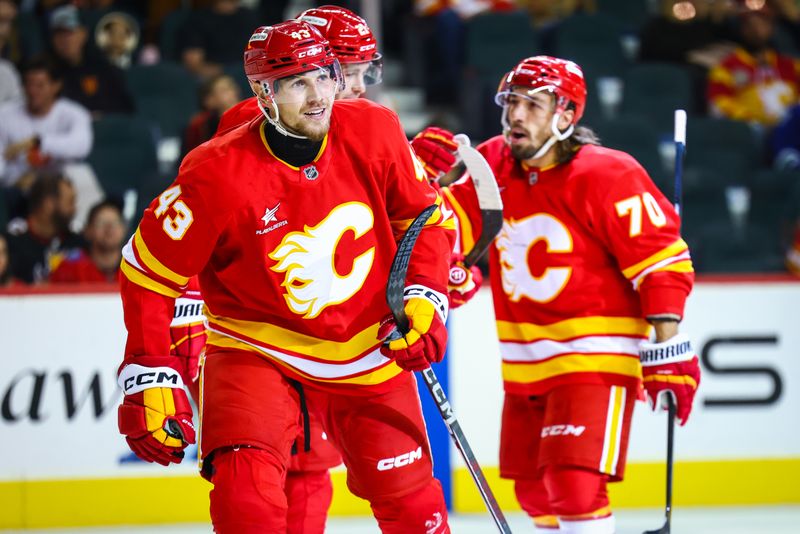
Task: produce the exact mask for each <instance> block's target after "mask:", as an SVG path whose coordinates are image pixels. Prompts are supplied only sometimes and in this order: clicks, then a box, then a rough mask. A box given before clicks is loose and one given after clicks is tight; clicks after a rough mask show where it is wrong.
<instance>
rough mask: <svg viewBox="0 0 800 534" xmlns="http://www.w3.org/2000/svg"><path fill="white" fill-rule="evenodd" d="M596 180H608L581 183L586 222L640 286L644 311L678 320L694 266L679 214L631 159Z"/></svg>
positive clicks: (637, 287)
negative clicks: (600, 185)
mask: <svg viewBox="0 0 800 534" xmlns="http://www.w3.org/2000/svg"><path fill="white" fill-rule="evenodd" d="M595 176H596V175H595ZM600 179H602V180H605V181H606V182H607V183H606V184H603V186H602V187H598V185H597V184H593V187H585V188H583V189H584V190H585V191H586V192H587V196H586V198H585V199H583V200H582V201H581V202H580V204H581V205H582V206H584V207H585V212H586V213H587V215H588V217H589V220H588V224H589V225H591V227H593V228H594V229H595V232H596V233H597V235H599V237H600V239H601V241H602V242H603V243H604V244H605V246H606V247H607V248H608V250H609V251H610V252H611V254H612V255H613V256H614V258H615V259H616V261H617V264H618V265H619V268H620V271H621V272H622V274H623V276H625V278H627V279H628V280H629V281H630V283H631V284H632V285H633V288H634V289H635V290H636V291H638V293H639V298H640V302H641V307H642V313H643V315H644V316H645V317H647V318H671V319H678V320H680V319H681V318H682V317H683V308H684V304H685V301H686V297H687V296H688V295H689V292H690V291H691V288H692V285H693V283H694V269H693V267H692V260H691V256H690V254H689V247H688V246H687V244H686V242H685V241H684V240H683V239H682V238H681V235H680V221H679V219H678V214H677V213H676V211H675V209H674V207H673V206H672V204H671V203H670V202H669V201H668V200H667V199H666V198H665V197H664V195H663V194H662V193H661V192H660V191H659V190H658V188H657V187H656V186H655V184H654V183H653V182H652V180H651V179H650V178H649V176H648V175H647V173H646V172H645V170H644V169H643V168H642V167H641V166H640V165H638V164H637V163H636V162H635V161H634V160H632V159H630V160H629V161H627V162H625V163H624V164H623V165H616V166H615V165H613V164H612V165H611V166H610V168H609V174H608V175H607V176H603V177H602V178H600Z"/></svg>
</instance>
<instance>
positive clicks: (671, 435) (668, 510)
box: [644, 109, 686, 534]
mask: <svg viewBox="0 0 800 534" xmlns="http://www.w3.org/2000/svg"><path fill="white" fill-rule="evenodd" d="M685 154H686V111H684V110H682V109H676V110H675V190H674V191H673V194H674V195H675V196H674V199H673V202H674V205H675V211H676V212H677V213H678V216H679V217H680V215H681V200H682V199H681V197H682V185H683V184H682V181H683V158H684V155H685ZM666 398H667V488H666V500H667V503H666V506H665V507H664V525H663V526H662V527H661V528H659V529H657V530H647V531H645V533H644V534H670V528H671V525H672V477H673V464H674V450H675V400H674V399H673V398H672V395H666Z"/></svg>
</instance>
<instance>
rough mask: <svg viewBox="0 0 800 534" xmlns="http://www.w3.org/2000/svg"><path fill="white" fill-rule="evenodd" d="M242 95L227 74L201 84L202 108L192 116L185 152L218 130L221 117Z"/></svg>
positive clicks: (187, 129)
mask: <svg viewBox="0 0 800 534" xmlns="http://www.w3.org/2000/svg"><path fill="white" fill-rule="evenodd" d="M239 100H241V96H240V94H239V86H238V85H236V82H235V81H234V79H233V78H231V77H230V76H228V75H227V74H218V75H217V76H214V77H213V78H210V79H209V80H207V81H205V82H204V83H203V84H202V85H201V86H200V105H201V106H202V108H203V109H202V110H201V111H199V112H198V113H197V114H195V115H194V117H192V119H191V120H190V121H189V126H187V127H186V133H185V135H184V139H183V154H184V155H186V154H187V153H189V151H190V150H192V149H193V148H194V147H196V146H198V145H200V144H202V143H205V142H206V141H208V140H209V139H211V137H212V136H213V135H214V132H216V131H217V125H219V118H220V117H221V116H222V114H223V113H225V112H226V111H227V110H228V109H230V108H232V107H233V106H234V105H236V104H237V103H238V102H239Z"/></svg>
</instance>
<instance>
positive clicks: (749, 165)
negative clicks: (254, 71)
mask: <svg viewBox="0 0 800 534" xmlns="http://www.w3.org/2000/svg"><path fill="white" fill-rule="evenodd" d="M327 3H330V4H337V5H343V6H345V7H347V8H349V9H353V10H354V11H356V12H362V14H364V13H363V9H364V8H366V7H367V6H365V5H362V3H364V2H363V0H362V1H358V0H354V1H349V2H310V1H308V2H303V1H290V0H262V1H258V0H250V1H245V0H159V1H156V0H142V1H135V0H73V1H64V0H0V230H2V232H0V286H2V285H7V284H11V283H24V284H30V283H41V282H46V281H51V282H54V283H56V282H81V281H103V280H114V279H115V277H116V276H117V271H116V269H117V265H118V263H119V248H120V246H121V244H122V243H123V242H124V240H125V239H126V238H127V237H128V235H129V230H128V226H129V225H128V224H127V223H128V222H129V221H130V220H131V219H133V218H137V217H138V215H139V212H140V211H141V209H143V207H144V206H146V205H147V203H148V202H149V200H150V199H151V198H153V197H154V196H155V195H157V194H158V193H159V192H160V190H161V189H163V187H165V186H166V185H167V184H168V183H169V181H170V180H171V177H172V175H173V174H174V170H175V165H177V164H178V163H179V162H180V159H181V157H182V155H184V154H186V153H187V152H188V151H189V150H191V149H192V148H194V147H196V146H198V145H199V144H201V143H203V142H204V141H206V140H207V139H209V138H210V137H211V136H212V135H213V134H214V132H215V131H216V128H217V124H218V122H219V118H220V116H221V115H222V114H223V113H224V112H225V110H227V109H229V108H230V107H232V106H233V105H235V104H236V103H237V102H238V101H239V100H241V99H242V98H245V97H247V96H248V92H249V89H248V88H247V85H246V81H245V80H244V75H243V72H242V66H241V58H242V50H243V49H244V46H245V44H246V40H247V38H248V36H249V35H250V34H251V32H252V30H253V29H254V28H255V27H257V26H260V25H264V24H270V23H274V22H278V21H280V20H284V19H285V18H286V17H287V16H291V15H292V14H294V13H295V12H298V11H300V10H301V9H304V8H307V7H312V6H313V5H315V4H316V5H319V4H327ZM380 8H381V9H380V13H381V21H380V22H381V23H380V27H381V28H382V37H381V48H382V52H383V53H384V56H385V57H386V62H387V64H394V65H396V66H397V67H398V68H397V69H396V71H397V72H399V73H400V75H399V76H396V79H395V80H394V81H390V82H389V83H388V84H387V85H388V86H389V87H391V84H392V83H394V84H403V85H407V86H412V87H417V88H420V89H421V91H422V92H423V94H424V99H425V106H426V110H428V111H429V112H430V122H432V123H434V124H436V125H439V126H444V127H448V128H450V129H452V130H454V131H464V132H466V133H469V134H470V135H471V136H472V137H473V139H476V140H483V139H486V138H487V137H489V136H491V135H495V134H497V133H498V132H499V111H498V110H497V109H496V108H495V106H494V105H493V104H492V96H493V92H494V90H495V88H496V86H497V83H498V81H499V80H500V77H501V76H502V75H503V74H504V73H505V72H506V71H507V70H508V68H509V67H510V66H511V65H512V64H514V63H516V62H517V61H518V60H519V59H520V58H522V57H526V56H531V55H535V54H549V55H555V56H560V57H566V58H569V59H573V60H575V61H576V62H578V63H579V64H580V65H581V66H582V67H583V68H584V71H585V73H586V76H587V81H588V82H589V91H590V95H589V103H588V104H587V112H586V119H585V122H587V123H588V125H589V126H592V127H594V128H595V129H596V130H597V131H598V133H599V134H600V136H601V138H602V139H603V140H604V141H605V144H608V145H609V146H612V148H620V149H624V150H626V151H629V152H631V153H632V154H633V155H634V156H636V157H637V159H639V160H640V161H641V162H642V163H643V165H644V166H645V168H647V170H648V171H649V172H650V173H651V175H653V178H654V180H656V182H657V183H658V184H659V186H660V187H662V188H663V189H668V188H669V187H671V186H668V185H665V184H667V183H668V179H667V176H668V175H669V174H670V173H669V172H668V167H669V165H668V164H667V163H666V162H668V161H669V155H670V154H669V151H668V150H666V149H665V143H664V142H663V141H664V136H663V135H661V134H663V133H665V132H668V130H669V129H670V127H671V124H669V122H668V120H666V119H665V118H664V117H665V115H659V113H660V109H661V108H666V107H667V106H673V107H674V106H675V105H680V106H681V107H684V108H686V109H687V110H688V111H689V113H690V117H691V118H690V132H691V125H692V124H698V125H711V126H713V125H714V124H716V125H717V131H721V132H723V133H728V132H733V131H734V130H736V128H732V127H730V126H728V125H729V124H730V123H735V124H738V125H742V126H741V127H742V128H744V130H746V132H747V133H746V134H745V135H744V136H743V137H746V138H747V139H746V140H745V143H749V144H750V145H749V146H748V148H747V149H745V148H743V147H742V146H735V145H734V144H732V141H729V140H728V138H727V137H726V136H724V135H723V136H720V137H719V139H717V141H718V144H720V145H722V144H726V143H727V146H723V147H722V148H721V149H720V150H719V151H717V152H715V150H716V149H715V148H714V147H713V146H712V147H711V148H710V149H706V148H703V149H700V148H698V149H695V148H694V147H695V146H698V145H699V144H703V143H705V144H709V145H710V144H713V143H711V141H713V140H712V139H707V138H704V139H692V138H691V135H690V139H689V147H690V148H689V154H690V156H689V157H690V159H689V160H687V182H688V183H687V187H686V189H685V191H686V194H687V195H690V196H691V195H692V194H695V193H697V195H696V197H697V198H702V199H703V200H702V201H698V202H699V204H697V205H695V206H689V209H690V210H695V213H697V212H701V213H698V215H697V217H698V218H700V219H705V220H707V219H708V218H709V216H707V215H708V213H710V210H712V208H711V206H713V204H714V202H716V200H715V199H717V198H718V197H724V204H725V206H724V208H725V210H724V211H725V217H728V218H730V219H731V220H726V221H725V223H726V224H729V223H730V224H733V226H734V227H735V228H734V229H738V230H737V231H738V232H740V233H741V232H744V234H748V235H751V234H752V235H755V236H756V237H758V236H760V235H762V234H758V233H757V232H756V233H755V234H753V232H755V230H754V228H757V227H758V225H748V226H746V227H745V226H742V224H741V220H740V219H741V218H742V216H741V214H742V213H743V212H747V213H750V212H751V211H753V210H752V209H751V207H753V206H756V205H758V203H759V202H762V201H763V202H766V203H767V204H768V206H767V208H769V207H770V206H769V203H770V202H775V200H774V199H775V198H777V199H778V201H779V202H780V203H781V206H780V208H779V207H778V206H774V210H773V211H775V212H777V211H780V212H781V213H780V221H773V222H771V223H770V224H771V226H769V229H768V232H771V233H773V234H775V235H774V236H773V237H774V239H773V241H775V243H776V244H775V247H780V248H781V250H780V251H776V250H772V249H770V252H769V254H773V255H777V256H779V257H780V260H779V261H778V260H775V261H772V262H771V263H770V262H769V261H766V262H765V261H755V262H750V263H747V262H745V263H743V264H741V265H740V268H734V269H733V270H747V269H750V268H752V269H755V270H759V269H761V268H764V269H766V270H782V269H784V268H785V266H784V261H785V262H786V265H788V267H789V268H790V269H795V270H797V271H798V272H800V231H797V233H796V234H793V231H792V228H791V225H792V224H793V223H794V221H795V220H796V215H797V212H800V200H799V199H798V197H800V195H798V194H797V191H798V190H800V188H798V185H797V184H800V61H798V57H800V0H516V1H514V0H387V1H382V2H380ZM372 24H373V22H371V25H372ZM390 66H391V65H390ZM648 68H649V70H648ZM670 69H671V70H670ZM637 76H638V78H637ZM659 76H661V77H663V78H665V79H666V81H664V82H662V81H659V80H660V79H659ZM648 84H649V85H648ZM681 84H683V85H681ZM683 87H685V88H686V90H685V94H684V93H683V92H681V91H682V88H683ZM659 91H660V93H659ZM637 100H638V101H639V102H640V103H639V104H637ZM385 101H388V102H391V99H389V100H385ZM637 106H638V107H637ZM703 121H706V122H703ZM727 121H729V122H727ZM711 126H709V129H708V130H705V131H708V132H711V131H713V128H711ZM745 126H746V127H745ZM698 127H699V126H698ZM637 128H638V130H637ZM625 131H630V132H633V133H632V135H630V136H629V138H628V139H624V138H623V137H624V136H623V135H622V133H623V132H625ZM698 131H700V130H698ZM736 131H738V130H736ZM637 132H638V133H639V135H637ZM642 132H645V133H647V136H650V135H652V136H653V137H654V138H656V139H655V141H654V142H653V143H651V144H645V142H644V139H643V137H647V136H644V135H641V133H642ZM409 133H411V134H413V133H415V132H409ZM659 135H661V137H659ZM698 135H700V134H698ZM705 135H706V134H703V136H705ZM715 136H717V134H708V137H715ZM723 137H725V139H723ZM631 139H632V140H631ZM697 141H700V142H701V143H696V142H697ZM615 143H616V144H618V145H619V146H615ZM637 143H638V144H637ZM651 145H652V146H651ZM704 146H705V145H704ZM750 149H752V151H753V154H755V156H754V157H753V158H752V159H753V161H752V162H750V161H745V162H743V161H744V160H743V157H742V154H743V153H744V152H746V151H747V150H750ZM693 150H696V151H697V152H698V153H699V152H701V151H703V152H705V154H706V155H709V158H710V155H711V154H715V155H716V157H717V158H718V159H717V160H713V159H709V158H706V161H701V158H700V157H699V156H695V155H694V154H693ZM652 154H656V155H655V156H653V157H650V156H651V155H652ZM731 154H732V155H731ZM692 157H694V158H695V159H694V160H692V159H691V158H692ZM648 158H649V159H648ZM734 164H735V166H736V168H734ZM704 165H705V166H704ZM693 169H697V170H698V171H697V172H696V173H694V174H693V173H692V172H689V171H692V170H693ZM731 169H732V170H731ZM767 172H769V173H772V174H770V176H773V177H775V176H777V178H774V180H773V181H772V182H770V183H771V184H772V183H773V182H774V183H777V184H778V185H776V186H775V187H774V188H772V189H770V194H771V195H772V196H769V195H767V196H766V197H764V198H767V200H763V199H761V197H759V196H758V195H761V190H760V189H759V184H755V183H754V182H753V181H754V180H755V179H754V178H753V177H754V176H759V177H760V176H764V175H765V173H767ZM734 175H735V176H736V178H735V179H734V178H732V177H733V176H734ZM709 177H711V178H709ZM692 180H695V182H692ZM726 180H727V181H726ZM759 180H761V178H759ZM765 180H766V179H765ZM767 181H768V180H767ZM794 182H797V183H794ZM692 184H694V185H692ZM712 186H713V188H714V189H715V190H714V191H712V192H711V193H709V192H708V191H706V190H705V189H704V187H705V188H706V189H708V188H710V187H712ZM698 191H699V192H701V193H703V194H705V195H706V196H705V197H703V196H702V194H700V193H698ZM665 192H667V193H668V194H669V193H671V191H666V190H665ZM751 196H752V198H751ZM770 199H772V200H770ZM687 202H688V199H687ZM743 205H744V208H742V206H743ZM707 210H709V211H707ZM755 222H758V221H755ZM730 224H729V225H730ZM724 226H725V225H723V227H724ZM743 228H746V231H745V230H743ZM706 230H707V228H700V229H697V230H696V232H695V235H691V234H692V232H693V231H695V230H693V227H692V225H691V221H689V227H688V228H687V232H689V234H690V237H693V238H694V239H695V242H694V243H693V242H692V241H691V240H690V244H692V245H693V246H695V245H696V246H697V249H698V254H697V258H698V261H700V263H701V265H700V269H698V270H699V271H701V272H702V271H703V270H714V267H715V266H714V264H713V262H709V263H708V264H707V265H708V266H709V267H705V268H704V266H703V263H702V261H703V260H702V258H703V253H704V251H705V250H706V249H707V248H708V247H706V246H705V245H706V243H707V242H709V240H713V239H716V238H715V237H714V236H713V235H708V233H707V232H706ZM748 232H749V233H748ZM744 234H741V235H744ZM729 235H730V232H729ZM737 235H738V234H737ZM752 235H751V237H752ZM795 235H796V238H795V239H794V240H793V239H792V237H793V236H795ZM742 239H745V238H744V237H742ZM762 241H763V240H762ZM746 245H747V241H746V240H745V241H742V246H746ZM787 250H788V253H787V252H786V251H787ZM735 253H736V250H734V251H733V252H732V254H735ZM754 253H755V252H754ZM759 254H760V253H759ZM764 254H766V253H764ZM762 256H763V254H762ZM761 259H762V260H763V258H761ZM723 270H724V269H723Z"/></svg>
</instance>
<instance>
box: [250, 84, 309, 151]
mask: <svg viewBox="0 0 800 534" xmlns="http://www.w3.org/2000/svg"><path fill="white" fill-rule="evenodd" d="M265 91H266V89H265ZM256 102H257V103H258V109H260V110H261V113H262V114H263V115H264V117H266V119H267V121H269V123H270V124H271V125H272V126H274V127H275V129H276V130H278V133H280V134H283V135H285V136H287V137H294V138H295V139H308V137H306V136H304V135H297V134H294V133H292V132H290V131H289V130H287V129H286V128H285V127H284V126H283V124H281V120H280V119H281V115H280V112H279V111H278V105H277V104H275V101H274V100H273V101H272V103H273V104H274V105H273V107H274V108H275V118H274V119H273V118H272V116H271V115H270V113H269V110H268V109H267V108H266V107H264V104H262V103H261V97H260V96H259V95H257V94H256Z"/></svg>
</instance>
